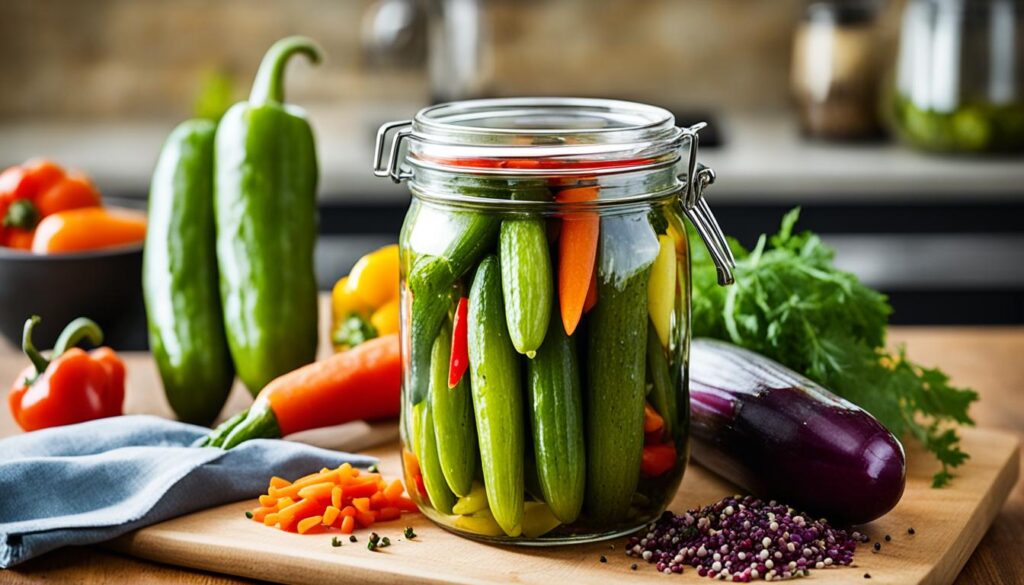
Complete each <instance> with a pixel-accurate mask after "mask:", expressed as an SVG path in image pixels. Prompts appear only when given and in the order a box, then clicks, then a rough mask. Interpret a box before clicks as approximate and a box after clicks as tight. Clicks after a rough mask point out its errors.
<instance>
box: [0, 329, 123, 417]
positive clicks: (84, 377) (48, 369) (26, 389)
mask: <svg viewBox="0 0 1024 585" xmlns="http://www.w3.org/2000/svg"><path fill="white" fill-rule="evenodd" d="M39 321H40V319H39V317H37V316H33V317H32V318H30V319H29V320H28V321H26V322H25V331H24V334H23V336H22V345H21V347H22V350H23V351H24V352H25V355H26V356H28V358H29V359H30V360H31V361H32V365H31V366H29V367H28V368H25V370H24V371H22V373H21V375H19V376H18V378H17V379H16V380H15V382H14V385H13V386H11V392H10V394H9V395H8V397H7V399H8V404H9V405H10V407H11V414H12V415H13V416H14V420H15V421H17V423H18V425H19V426H20V427H21V428H22V429H23V430H25V431H35V430H38V429H43V428H48V427H55V426H60V425H68V424H74V423H79V422H84V421H87V420H93V419H97V418H104V417H108V416H118V415H120V414H121V413H122V405H123V403H124V363H123V362H122V361H121V358H119V357H118V356H117V354H116V353H114V350H112V349H110V348H109V347H101V348H99V349H96V350H93V351H91V352H85V351H83V350H82V349H80V348H77V347H74V346H75V345H77V344H78V343H79V342H80V341H82V340H83V339H88V340H89V341H90V342H92V343H93V344H94V345H99V344H100V343H102V342H103V331H101V330H100V328H99V326H98V325H97V324H96V323H95V322H93V321H91V320H89V319H86V318H84V317H82V318H78V319H75V320H74V321H72V322H71V323H69V324H68V326H67V327H65V328H64V331H63V332H62V333H61V334H60V337H58V338H57V343H56V345H55V346H54V349H53V353H52V355H51V357H50V359H47V358H46V357H44V356H43V354H42V353H40V351H39V350H38V349H36V347H35V345H34V344H33V343H32V330H33V329H34V328H35V326H36V324H38V323H39Z"/></svg>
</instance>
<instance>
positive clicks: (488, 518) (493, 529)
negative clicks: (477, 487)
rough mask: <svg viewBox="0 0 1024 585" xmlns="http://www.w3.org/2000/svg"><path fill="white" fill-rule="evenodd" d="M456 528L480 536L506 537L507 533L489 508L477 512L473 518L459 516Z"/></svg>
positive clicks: (456, 520) (456, 519)
mask: <svg viewBox="0 0 1024 585" xmlns="http://www.w3.org/2000/svg"><path fill="white" fill-rule="evenodd" d="M455 527H456V528H460V529H462V530H465V531H466V532H472V533H474V534H479V535H480V536H504V535H505V531H504V530H502V529H501V526H498V521H497V520H495V519H494V516H493V515H492V514H491V511H490V510H489V509H487V508H484V509H483V510H480V511H479V512H476V513H475V514H473V515H471V516H458V517H456V518H455Z"/></svg>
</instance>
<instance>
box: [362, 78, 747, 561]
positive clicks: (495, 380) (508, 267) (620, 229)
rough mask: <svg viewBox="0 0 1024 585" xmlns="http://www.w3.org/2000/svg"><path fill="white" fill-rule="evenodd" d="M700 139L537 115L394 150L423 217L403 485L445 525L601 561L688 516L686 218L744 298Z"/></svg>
mask: <svg viewBox="0 0 1024 585" xmlns="http://www.w3.org/2000/svg"><path fill="white" fill-rule="evenodd" d="M699 127H700V126H695V127H693V128H685V129H680V128H677V127H676V126H675V123H674V119H673V117H672V115H671V114H670V113H669V112H667V111H665V110H663V109H660V108H655V107H651V106H646V105H641V104H634V103H629V102H619V101H611V100H593V99H562V98H534V99H498V100H475V101H467V102H457V103H452V104H442V105H439V106H434V107H431V108H427V109H424V110H422V111H420V112H419V113H418V114H417V115H416V117H415V119H414V120H411V121H407V122H398V123H394V124H390V125H385V126H384V127H382V128H381V131H380V132H379V133H378V141H377V156H376V163H375V165H376V166H375V173H376V174H378V175H379V176H391V177H392V178H393V179H394V180H396V181H400V180H408V182H409V189H410V191H411V193H412V196H413V199H412V203H411V205H410V207H409V211H408V214H407V216H406V219H405V223H404V225H403V228H402V234H401V237H400V241H399V244H400V249H401V265H402V306H403V310H402V315H401V327H402V352H403V364H404V377H403V387H402V392H403V403H402V433H401V436H402V440H401V443H402V450H403V469H404V474H405V477H406V481H407V483H406V485H409V486H418V487H417V488H413V489H412V490H411V491H412V492H413V494H412V495H413V498H414V499H415V500H416V502H417V504H418V505H419V507H420V509H421V510H422V511H423V513H424V514H426V515H427V516H428V517H429V518H430V519H432V520H433V521H434V522H436V523H438V524H440V525H441V526H443V527H444V528H446V529H448V530H450V531H452V532H455V533H458V534H461V535H464V536H467V537H471V538H476V539H482V540H488V541H495V542H504V543H514V544H536V545H544V544H559V543H566V542H581V541H590V540H595V539H599V538H605V537H611V536H616V535H620V534H623V533H626V532H630V531H633V530H635V529H636V528H638V527H640V526H642V525H644V524H645V523H647V522H649V521H651V520H653V519H654V518H656V517H657V516H658V515H659V514H661V512H662V511H663V510H664V509H665V507H666V506H667V505H668V503H669V502H670V501H671V500H672V498H673V496H674V495H675V493H676V490H677V488H678V486H679V482H680V481H681V479H682V477H683V472H684V470H685V468H686V464H687V460H688V457H689V443H688V435H689V433H688V425H689V416H688V413H689V400H688V391H687V375H686V371H687V355H688V348H689V339H690V264H689V248H688V241H687V238H686V227H685V226H684V220H683V217H684V215H686V216H688V217H690V218H691V220H692V221H693V223H694V225H695V226H696V228H697V230H698V232H699V233H700V235H701V236H702V237H704V238H705V242H706V243H707V244H708V245H709V246H710V248H711V250H712V256H713V257H714V258H716V259H717V262H718V265H719V270H720V273H719V277H720V280H721V281H722V282H723V283H728V282H731V279H732V275H731V271H730V270H731V266H732V260H731V256H730V255H729V252H728V248H727V247H726V246H725V240H724V236H723V235H722V233H721V231H720V230H719V229H718V226H717V224H716V223H715V221H714V218H713V217H712V215H711V213H710V210H709V209H708V207H707V203H706V202H705V201H704V199H703V197H702V195H701V194H702V191H703V188H704V187H705V186H706V185H707V184H709V183H710V182H711V180H712V179H713V176H714V175H713V173H712V172H711V171H710V169H706V168H703V167H701V166H699V165H698V164H697V130H699ZM392 130H396V132H395V133H394V138H393V140H394V142H393V143H392V146H391V148H390V149H388V152H390V156H388V157H386V158H387V159H388V160H386V161H385V160H384V158H385V156H384V154H385V150H386V149H385V142H386V140H387V138H388V133H389V132H390V131H392ZM403 146H404V147H405V148H403ZM686 146H688V147H689V148H688V149H687V150H686V156H685V157H683V156H682V155H681V153H682V151H683V148H684V147H686ZM403 152H405V156H404V158H403V157H402V156H401V154H402V153H403ZM680 175H682V176H680Z"/></svg>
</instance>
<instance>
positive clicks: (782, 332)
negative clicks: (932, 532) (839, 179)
mask: <svg viewBox="0 0 1024 585" xmlns="http://www.w3.org/2000/svg"><path fill="white" fill-rule="evenodd" d="M799 216H800V210H799V208H797V209H794V210H792V211H790V212H789V213H787V214H786V215H785V217H783V219H782V225H781V227H780V229H779V232H778V233H777V234H775V235H773V236H771V237H770V238H769V237H768V236H766V235H763V234H762V236H761V237H760V239H759V240H758V242H757V245H756V246H755V247H754V249H753V250H749V251H748V250H746V249H744V248H743V246H741V245H740V244H739V243H737V242H736V241H734V240H732V241H730V245H731V247H732V250H733V253H734V254H735V256H736V262H737V265H736V270H735V275H736V283H735V285H734V286H731V287H727V288H722V287H719V286H718V284H717V281H716V274H715V267H714V264H713V263H712V261H711V258H710V257H709V256H708V253H707V251H706V249H705V248H704V246H702V245H700V244H699V243H698V242H695V245H693V246H691V250H693V334H694V335H695V336H704V337H714V338H717V339H723V340H726V341H729V342H731V343H735V344H736V345H739V346H742V347H745V348H747V349H750V350H752V351H756V352H758V353H761V354H763V355H765V356H768V357H770V358H772V359H775V360H777V361H779V362H781V363H783V364H785V365H786V366H788V367H790V368H792V369H794V370H797V371H799V372H801V373H803V374H804V375H806V376H807V377H809V378H811V379H812V380H814V381H816V382H818V383H820V384H822V385H823V386H825V387H826V388H829V389H831V390H832V391H833V392H835V393H836V394H838V395H840V396H842V397H843V398H846V399H847V400H849V401H851V402H854V403H855V404H857V405H859V406H861V407H862V408H864V409H865V410H867V411H868V412H870V413H871V414H872V415H874V416H875V417H876V418H878V420H879V421H880V422H881V423H882V424H883V425H885V426H886V427H888V429H889V430H890V431H892V433H893V434H894V435H896V436H897V437H902V436H905V435H906V434H908V433H909V434H910V435H912V436H914V437H916V438H917V439H918V440H919V441H921V443H922V444H923V445H924V446H925V448H927V449H928V450H929V451H931V452H932V453H933V454H934V455H935V457H936V459H938V461H939V463H940V464H941V465H942V469H941V470H940V471H939V472H937V473H936V474H935V475H934V477H933V478H932V485H933V486H934V487H941V486H944V485H946V484H947V483H948V482H949V480H950V479H951V478H952V477H953V475H952V473H951V469H952V468H955V467H957V466H959V465H960V464H961V463H963V462H964V461H966V460H967V458H968V455H967V454H966V453H964V452H963V451H962V450H961V449H960V437H959V435H958V434H957V432H956V425H973V424H974V421H972V420H971V418H970V416H969V415H968V413H967V411H968V408H969V406H970V405H971V403H972V402H974V401H975V400H977V399H978V395H977V393H976V392H974V391H973V390H970V389H967V388H957V387H955V386H951V385H950V384H949V378H948V376H947V375H946V374H945V373H943V372H942V371H941V370H939V369H937V368H926V367H923V366H921V365H919V364H916V363H914V362H912V361H910V360H909V359H907V357H906V354H905V351H904V348H903V347H899V348H898V349H897V350H896V351H895V352H890V351H889V350H888V349H887V348H886V344H885V334H886V326H887V325H888V321H889V315H890V314H891V313H892V307H891V306H890V305H889V302H888V300H887V299H886V297H885V295H883V294H881V293H879V292H877V291H874V290H872V289H870V288H868V287H867V286H865V285H864V284H862V283H861V282H860V281H859V280H858V279H857V277H856V276H854V275H853V274H851V273H849V272H844V271H842V270H839V269H837V268H836V267H835V266H834V265H833V262H832V261H833V257H834V251H833V250H832V249H831V248H830V247H828V246H827V245H825V244H824V243H822V241H821V239H820V238H819V237H818V236H817V235H816V234H814V233H811V232H809V231H805V232H802V233H794V231H793V227H794V225H795V224H796V221H797V219H798V218H799ZM691 237H693V236H692V232H691Z"/></svg>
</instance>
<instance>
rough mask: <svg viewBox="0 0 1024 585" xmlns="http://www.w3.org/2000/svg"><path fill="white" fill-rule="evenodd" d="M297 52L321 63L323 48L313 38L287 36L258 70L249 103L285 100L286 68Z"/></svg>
mask: <svg viewBox="0 0 1024 585" xmlns="http://www.w3.org/2000/svg"><path fill="white" fill-rule="evenodd" d="M295 53H302V54H303V55H305V56H306V57H307V58H308V59H309V60H310V61H311V62H312V63H314V64H317V63H320V59H321V55H322V50H321V49H320V46H319V45H317V44H316V42H314V41H313V39H310V38H308V37H303V36H292V37H286V38H283V39H281V40H279V41H277V42H276V43H274V44H273V45H272V46H271V47H270V49H269V50H268V51H267V54H266V55H264V57H263V61H262V62H261V63H260V68H259V70H258V71H257V72H256V80H255V81H253V83H252V93H250V94H249V103H251V104H256V105H263V104H267V103H276V104H280V103H283V102H284V68H285V65H286V64H287V63H288V59H289V58H291V56H292V55H294V54H295Z"/></svg>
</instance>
